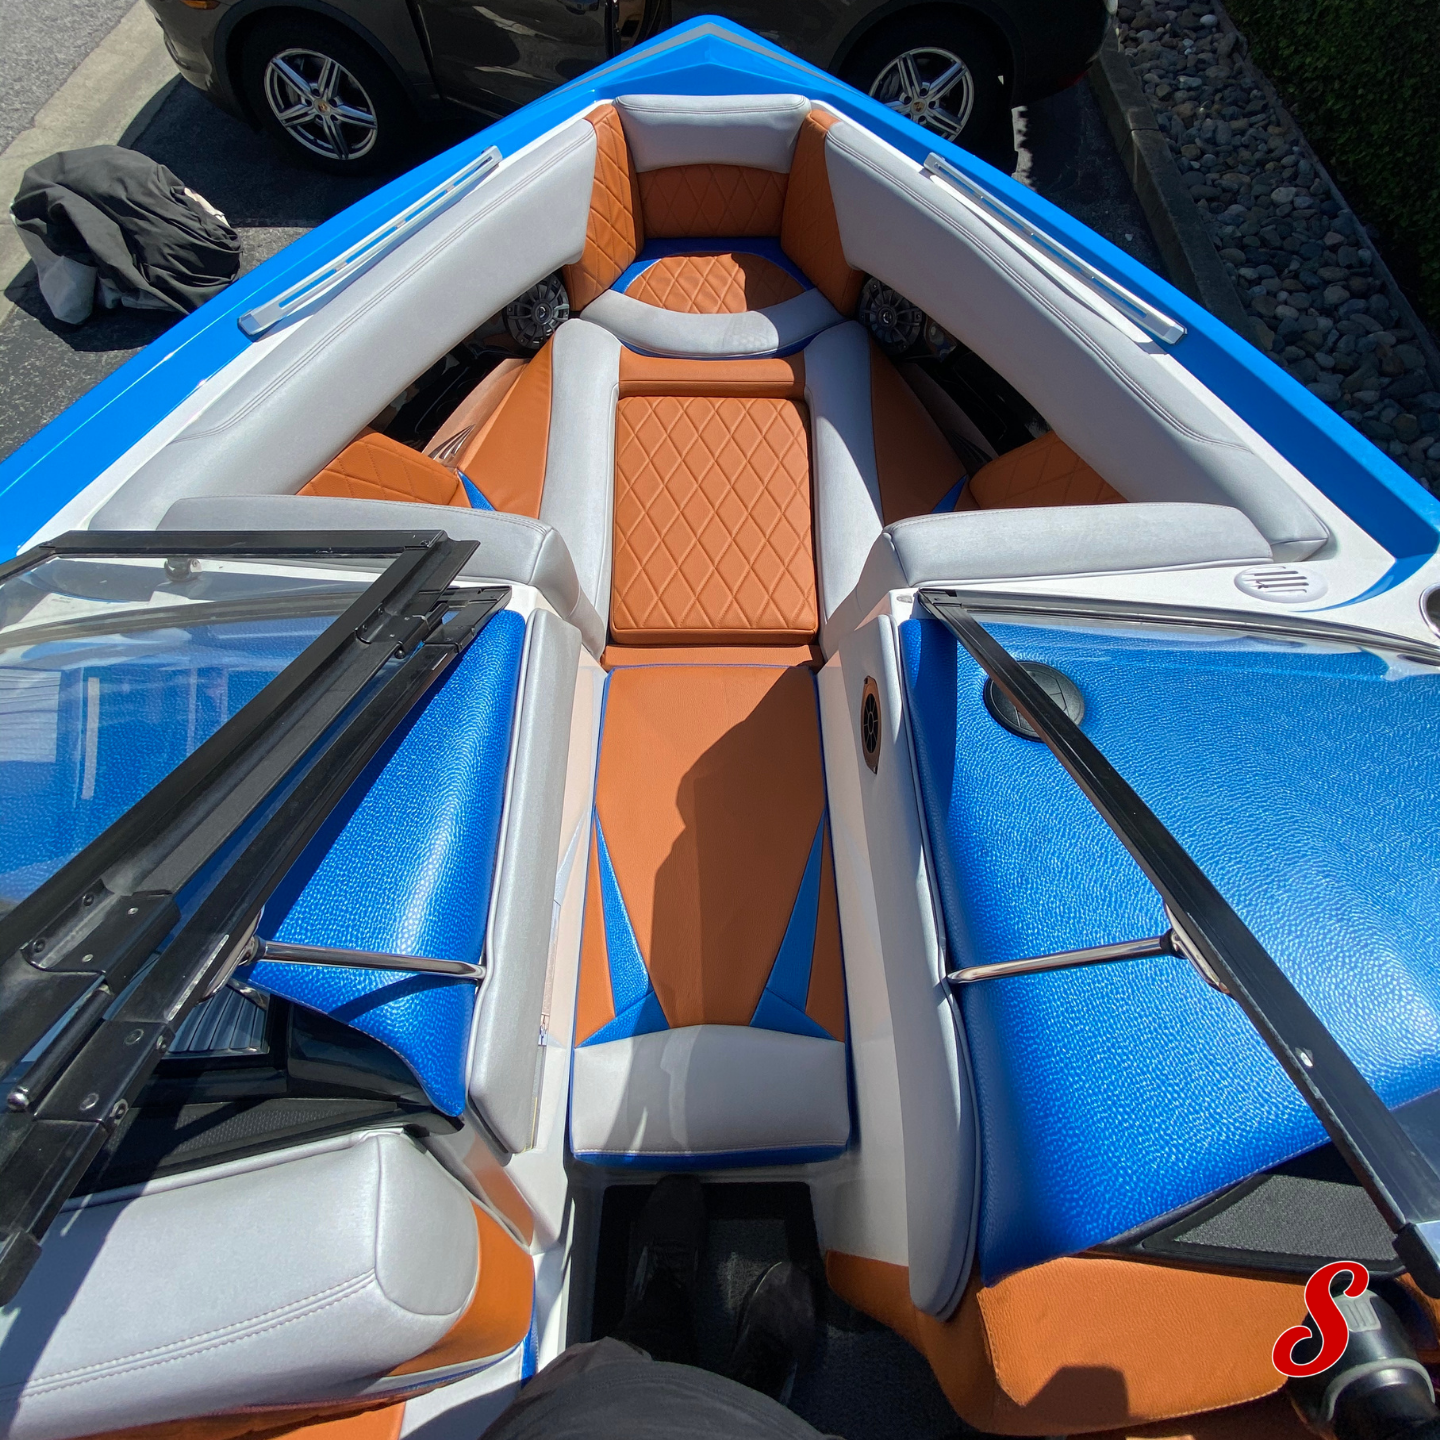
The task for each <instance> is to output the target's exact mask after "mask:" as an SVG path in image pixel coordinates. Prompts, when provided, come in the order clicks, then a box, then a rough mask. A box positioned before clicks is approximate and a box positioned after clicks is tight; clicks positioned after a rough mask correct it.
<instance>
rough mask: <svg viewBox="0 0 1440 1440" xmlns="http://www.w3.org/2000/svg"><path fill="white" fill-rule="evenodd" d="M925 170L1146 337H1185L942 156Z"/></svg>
mask: <svg viewBox="0 0 1440 1440" xmlns="http://www.w3.org/2000/svg"><path fill="white" fill-rule="evenodd" d="M925 170H926V171H927V172H928V173H929V174H931V175H933V176H934V177H935V178H936V179H937V180H943V181H945V183H946V184H947V185H949V186H951V187H952V188H953V189H955V190H958V191H959V192H960V193H961V194H962V195H963V196H964V197H965V198H966V199H967V200H969V201H970V202H971V203H972V204H975V205H978V206H979V207H980V208H981V209H982V210H984V211H985V213H986V214H987V215H988V216H989V217H990V218H991V219H992V220H995V221H997V222H998V223H999V224H1001V225H1003V226H1004V227H1005V228H1006V229H1007V230H1009V231H1011V232H1012V233H1013V234H1015V235H1016V236H1018V237H1019V238H1020V239H1021V240H1023V241H1025V242H1026V243H1027V244H1029V245H1033V246H1034V247H1035V248H1036V249H1037V250H1040V251H1042V252H1043V253H1044V255H1045V258H1046V259H1047V260H1051V261H1053V262H1054V263H1055V264H1056V265H1059V266H1060V267H1061V269H1063V270H1066V271H1068V272H1069V273H1070V274H1071V275H1073V276H1074V277H1075V279H1077V280H1079V281H1080V282H1081V283H1082V284H1085V285H1089V286H1090V287H1092V288H1093V289H1095V290H1098V291H1100V293H1101V295H1102V296H1103V298H1104V299H1106V300H1108V301H1109V302H1110V304H1112V305H1113V306H1114V307H1115V308H1116V309H1117V310H1118V311H1120V313H1121V314H1122V315H1124V317H1125V318H1126V319H1127V320H1129V321H1131V322H1132V323H1133V324H1135V325H1138V326H1139V327H1140V329H1142V330H1143V331H1144V332H1145V333H1146V334H1147V335H1150V336H1152V337H1153V338H1154V339H1156V340H1159V341H1160V342H1161V343H1162V344H1164V345H1173V344H1175V342H1176V341H1177V340H1181V339H1183V338H1184V336H1185V327H1184V326H1183V325H1182V324H1181V323H1180V322H1179V321H1178V320H1176V319H1174V318H1173V317H1172V316H1170V315H1167V314H1166V313H1165V312H1164V311H1163V310H1157V309H1156V308H1155V307H1154V306H1153V305H1151V304H1150V302H1149V301H1148V300H1142V299H1141V298H1140V297H1139V296H1138V295H1135V294H1133V293H1132V292H1131V291H1129V290H1127V289H1126V288H1125V287H1124V286H1123V285H1121V284H1120V283H1119V282H1118V281H1115V280H1112V279H1111V278H1110V277H1109V276H1108V275H1106V274H1105V273H1104V271H1102V270H1097V269H1096V268H1095V267H1094V266H1093V265H1092V264H1090V262H1089V261H1088V260H1082V259H1081V258H1080V257H1079V256H1078V255H1077V254H1075V252H1074V251H1073V250H1067V249H1066V248H1065V246H1063V245H1062V244H1060V242H1059V241H1058V240H1055V239H1053V238H1052V237H1051V236H1049V235H1047V234H1046V233H1045V232H1044V231H1043V230H1041V229H1040V228H1039V226H1037V225H1034V224H1032V223H1031V222H1030V221H1029V220H1027V219H1026V218H1025V217H1024V216H1023V215H1021V214H1020V213H1019V212H1018V211H1016V210H1012V209H1011V208H1010V207H1009V206H1008V205H1006V204H1005V203H1004V202H1003V201H1001V200H997V199H996V198H995V197H994V196H993V195H992V194H991V193H990V192H989V191H988V190H986V189H985V188H984V187H983V186H981V185H977V184H976V183H975V181H973V180H972V179H970V177H969V176H968V175H963V174H961V172H960V171H959V170H957V169H956V168H955V167H954V166H953V165H952V164H951V163H950V162H949V161H948V160H946V159H944V157H943V156H940V155H936V154H934V153H933V152H932V153H931V154H929V155H927V156H926V157H925Z"/></svg>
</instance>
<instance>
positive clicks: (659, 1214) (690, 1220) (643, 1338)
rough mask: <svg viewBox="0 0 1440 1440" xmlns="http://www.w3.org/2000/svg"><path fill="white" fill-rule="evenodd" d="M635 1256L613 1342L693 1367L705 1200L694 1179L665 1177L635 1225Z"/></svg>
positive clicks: (703, 1238)
mask: <svg viewBox="0 0 1440 1440" xmlns="http://www.w3.org/2000/svg"><path fill="white" fill-rule="evenodd" d="M635 1241H636V1245H637V1247H638V1249H639V1252H640V1256H639V1259H638V1261H637V1262H636V1265H635V1274H634V1276H633V1277H632V1279H631V1282H630V1293H629V1300H628V1303H627V1304H626V1307H625V1317H624V1319H622V1320H621V1322H620V1324H619V1325H618V1326H617V1327H616V1329H615V1332H614V1334H615V1338H616V1339H617V1340H624V1341H625V1342H626V1343H627V1344H630V1345H635V1346H638V1347H639V1348H640V1349H642V1350H644V1351H646V1352H647V1353H649V1354H650V1355H652V1356H653V1357H654V1358H655V1359H656V1360H673V1361H675V1362H676V1363H678V1364H681V1365H693V1364H694V1363H695V1361H696V1356H697V1351H696V1345H695V1283H696V1278H697V1276H698V1275H699V1271H700V1252H701V1250H702V1249H703V1248H704V1245H705V1195H704V1191H702V1190H701V1188H700V1182H699V1181H698V1180H697V1179H695V1177H694V1176H693V1175H667V1176H666V1177H665V1178H664V1179H663V1180H662V1181H661V1182H660V1183H659V1184H658V1185H657V1186H656V1187H655V1188H654V1190H652V1191H651V1192H650V1198H649V1199H648V1200H647V1201H646V1202H645V1208H644V1209H643V1210H642V1211H641V1212H640V1218H639V1220H637V1221H636V1223H635Z"/></svg>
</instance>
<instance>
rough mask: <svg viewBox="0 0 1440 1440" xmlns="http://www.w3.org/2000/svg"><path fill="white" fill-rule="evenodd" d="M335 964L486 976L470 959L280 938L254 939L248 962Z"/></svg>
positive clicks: (475, 977)
mask: <svg viewBox="0 0 1440 1440" xmlns="http://www.w3.org/2000/svg"><path fill="white" fill-rule="evenodd" d="M267 961H268V962H270V963H272V964H280V965H335V966H339V967H341V968H347V967H348V968H353V969H357V970H400V971H404V972H405V973H406V974H410V975H453V976H456V977H457V978H459V979H462V980H483V979H484V978H485V967H484V966H483V965H477V964H473V963H472V962H471V961H469V960H432V959H431V958H430V957H429V956H427V955H386V954H382V953H378V952H376V951H373V950H337V949H334V948H333V947H331V946H329V945H290V944H286V943H285V942H284V941H281V940H259V941H256V942H255V947H254V954H252V955H249V956H247V957H246V959H245V962H244V963H245V964H247V965H249V964H256V965H259V964H263V963H265V962H267Z"/></svg>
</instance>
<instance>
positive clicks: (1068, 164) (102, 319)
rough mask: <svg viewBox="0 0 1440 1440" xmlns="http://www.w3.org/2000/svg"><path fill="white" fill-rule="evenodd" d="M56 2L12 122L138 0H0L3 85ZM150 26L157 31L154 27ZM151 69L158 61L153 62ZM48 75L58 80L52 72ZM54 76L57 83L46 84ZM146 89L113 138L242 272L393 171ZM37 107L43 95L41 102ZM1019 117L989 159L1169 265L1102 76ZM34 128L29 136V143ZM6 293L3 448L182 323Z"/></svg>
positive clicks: (20, 120) (449, 138) (56, 100)
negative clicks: (350, 168) (77, 318)
mask: <svg viewBox="0 0 1440 1440" xmlns="http://www.w3.org/2000/svg"><path fill="white" fill-rule="evenodd" d="M50 9H57V10H66V11H71V12H73V14H74V16H76V17H77V18H76V19H74V20H70V21H67V22H66V24H67V25H68V27H69V29H68V31H67V33H66V34H65V35H64V36H63V37H62V38H59V39H57V40H56V41H55V44H54V49H53V50H52V51H49V52H46V57H45V63H44V65H42V66H39V67H38V68H37V70H36V75H35V77H32V81H31V82H27V83H31V90H30V92H29V96H30V98H29V99H27V100H25V101H24V102H23V103H22V102H19V101H16V102H14V104H13V105H11V106H10V107H9V108H6V107H4V106H0V125H8V126H11V127H14V126H16V125H19V126H20V127H21V131H23V130H24V127H25V126H26V125H29V124H31V123H32V121H33V119H34V117H35V115H36V114H39V115H41V116H42V118H43V117H44V116H45V115H46V114H47V113H50V112H54V111H55V110H57V109H64V108H66V103H67V102H68V101H69V100H70V97H71V92H72V91H75V90H76V89H77V88H78V89H80V90H81V91H82V93H81V94H80V95H77V96H76V98H75V103H77V104H79V103H83V99H84V95H83V88H84V87H83V86H77V81H80V80H83V79H84V75H85V71H84V68H83V67H82V68H81V69H78V70H77V69H76V68H75V66H76V65H77V64H79V63H80V62H81V61H83V60H84V57H83V56H80V57H76V58H71V59H68V60H67V58H66V57H73V56H74V52H75V49H76V46H77V43H78V42H77V41H76V39H75V37H76V35H78V34H82V33H83V34H85V35H92V36H96V38H97V40H98V41H99V48H98V49H96V50H95V51H94V56H98V55H99V54H100V51H101V50H103V49H104V46H105V44H106V43H107V42H106V39H105V36H106V33H107V31H106V29H105V20H106V17H107V16H110V17H114V16H115V15H116V14H117V12H126V11H128V10H129V7H128V6H127V5H126V4H125V0H0V29H3V30H4V31H5V33H6V46H5V47H4V50H3V52H0V53H3V57H4V58H3V60H0V90H3V87H4V86H5V85H6V84H7V82H8V78H9V73H10V67H11V65H12V63H14V62H13V61H12V54H11V45H10V38H11V35H12V34H17V33H18V34H20V36H21V43H20V44H19V45H18V46H17V47H16V48H17V49H18V50H19V51H20V52H22V53H25V52H27V50H28V51H34V50H35V49H36V42H35V39H34V35H33V33H32V32H33V31H34V29H35V27H36V26H37V25H38V24H39V23H41V21H42V20H43V21H44V23H46V24H52V22H54V20H55V17H51V16H49V14H48V11H49V10H50ZM19 11H25V12H27V13H26V15H25V16H24V17H21V18H23V20H24V23H23V25H21V26H20V27H19V29H18V31H17V30H12V29H11V28H9V22H10V21H11V20H13V19H15V18H17V17H16V15H15V14H14V13H12V12H19ZM32 11H33V12H34V14H33V15H32V14H30V13H29V12H32ZM37 17H38V18H37ZM142 19H146V17H144V16H143V15H134V14H131V15H130V17H129V20H128V21H127V22H126V23H132V24H133V23H138V22H139V21H140V20H142ZM149 23H153V22H149ZM87 26H88V27H89V28H88V29H86V28H85V27H87ZM113 28H114V26H113V19H112V25H111V29H113ZM137 33H139V34H140V35H141V38H142V40H143V38H144V33H145V32H143V31H142V32H137ZM115 34H117V35H118V34H119V31H116V32H115ZM113 39H114V36H112V37H111V40H112V42H113ZM91 43H92V45H93V44H94V43H95V42H93V41H92V42H91ZM94 56H92V60H93V58H94ZM85 63H86V64H88V63H90V62H89V61H86V62H85ZM67 64H68V67H69V68H68V69H67V68H66V67H67ZM46 67H48V68H46ZM22 68H23V65H22ZM137 73H138V72H137ZM149 73H152V74H153V73H154V72H153V61H152V63H151V71H150V72H149ZM42 74H43V76H44V77H47V78H43V79H41V78H38V77H40V76H41V75H42ZM67 77H68V80H67ZM62 84H64V88H63V89H62V88H60V87H61V85H62ZM47 85H48V86H50V87H51V89H50V93H49V94H46V93H43V92H44V91H45V89H46V86H47ZM141 88H146V89H147V91H148V93H145V94H136V95H134V96H133V97H131V99H130V107H131V108H130V109H129V111H128V112H127V115H128V116H135V115H137V114H138V115H139V121H138V123H137V122H135V121H133V120H132V121H131V123H130V124H129V125H128V127H127V126H126V125H125V124H124V123H123V121H124V119H125V118H126V117H125V116H121V117H119V118H117V117H116V116H115V115H113V114H112V115H111V116H110V117H109V120H108V122H107V123H109V124H110V126H111V128H112V130H113V131H114V133H113V134H112V135H111V136H110V138H111V139H119V138H121V134H122V132H125V133H124V135H123V138H124V143H126V144H128V145H129V146H131V148H133V149H136V150H138V151H140V152H141V153H143V154H146V155H149V156H150V157H151V158H153V159H155V160H158V161H159V162H160V163H161V164H163V165H166V166H167V167H169V169H170V170H172V171H173V172H174V173H175V174H176V175H177V176H179V177H180V179H181V180H182V181H183V182H184V183H185V184H186V185H188V186H190V187H191V188H192V189H194V190H196V191H198V192H199V193H200V194H202V195H204V196H205V197H206V199H208V200H209V201H210V203H211V204H213V205H214V206H216V207H217V208H218V209H219V210H221V211H223V212H224V213H225V215H226V216H227V217H228V218H229V221H230V223H231V224H232V225H233V226H235V228H236V229H237V230H238V231H239V232H240V236H241V247H242V248H241V265H242V270H250V269H253V268H254V267H255V266H256V265H258V264H260V263H261V262H262V261H263V260H266V259H268V258H269V257H270V256H271V255H274V254H275V253H276V252H277V251H279V250H280V249H282V248H283V247H284V246H285V245H287V244H289V242H290V241H291V240H293V239H295V238H296V237H297V236H299V235H302V234H304V233H305V232H306V231H307V230H309V229H311V228H313V227H314V226H315V225H318V224H320V223H321V222H322V221H323V220H326V219H328V218H329V217H330V216H331V215H334V214H335V213H336V212H337V211H339V210H341V209H343V208H344V207H345V206H347V205H349V204H351V203H353V202H354V201H355V200H358V199H359V198H360V197H361V196H362V195H364V194H365V193H367V191H369V190H370V189H372V188H373V187H374V186H376V185H378V184H380V183H382V182H383V180H384V179H386V178H388V177H384V176H381V177H375V178H371V179H353V180H345V179H339V178H336V177H332V176H328V175H322V174H319V173H317V172H315V171H313V170H310V169H308V168H307V167H305V166H303V165H300V164H297V163H295V162H293V161H291V160H290V159H289V157H288V156H286V155H284V154H282V153H281V152H280V150H279V149H278V147H277V146H275V145H274V144H273V143H272V142H271V141H270V140H269V139H267V138H266V137H264V136H262V135H259V134H256V133H255V132H254V131H252V130H251V129H250V128H249V127H248V126H246V125H244V124H243V123H241V122H240V121H238V120H235V119H234V118H232V117H231V116H228V115H225V114H223V113H222V112H220V111H219V110H217V109H216V108H215V107H214V106H213V105H211V104H210V103H209V102H208V101H207V100H206V99H205V98H204V97H203V96H202V95H201V94H200V93H199V92H198V91H196V90H194V89H192V88H191V87H190V86H189V85H188V84H186V83H185V82H184V81H182V80H181V79H179V77H178V76H177V77H175V78H174V79H173V80H172V81H170V83H169V84H168V85H166V86H165V87H164V89H163V90H162V91H161V92H160V93H159V95H158V96H157V95H155V93H154V87H153V84H151V85H150V86H148V87H146V86H141ZM47 101H49V102H50V104H49V105H48V106H47V105H46V102H47ZM26 106H33V108H32V109H30V110H29V112H28V114H27V113H26ZM42 107H43V108H42ZM122 108H123V104H122ZM112 109H113V107H112ZM12 110H13V115H12ZM1015 119H1016V124H1015V134H1016V148H1015V150H1014V151H1013V152H1009V153H1005V154H1001V155H995V156H987V158H989V159H991V160H992V163H993V162H999V163H1001V164H1002V165H1004V167H1005V168H1007V169H1012V170H1013V171H1014V172H1015V173H1016V175H1017V178H1019V179H1020V180H1022V181H1023V182H1024V183H1025V184H1027V185H1029V186H1030V187H1031V188H1032V189H1034V190H1036V191H1037V192H1038V193H1040V194H1041V195H1044V196H1045V197H1046V198H1047V199H1050V200H1052V201H1054V202H1055V203H1056V204H1058V205H1060V206H1061V207H1062V208H1063V209H1065V210H1067V211H1069V212H1070V213H1071V214H1072V215H1074V216H1075V217H1076V218H1077V219H1079V220H1081V221H1083V222H1084V223H1085V224H1087V225H1089V226H1091V227H1092V228H1093V229H1095V230H1097V231H1099V233H1100V234H1102V235H1104V236H1106V237H1107V238H1108V239H1110V240H1111V241H1113V242H1114V243H1115V244H1116V245H1118V246H1120V247H1121V248H1122V249H1124V250H1126V251H1127V252H1128V253H1130V254H1131V255H1133V256H1134V257H1135V258H1136V259H1138V260H1139V261H1141V263H1143V264H1145V265H1148V266H1150V267H1151V268H1152V269H1155V270H1157V271H1159V272H1160V273H1162V274H1163V273H1165V272H1164V267H1163V264H1162V262H1161V260H1160V255H1159V251H1158V249H1157V248H1156V245H1155V242H1154V239H1153V238H1152V236H1151V234H1150V231H1149V228H1148V226H1147V224H1146V221H1145V218H1144V215H1143V213H1142V212H1141V210H1140V206H1139V202H1138V201H1137V200H1136V198H1135V194H1134V191H1133V189H1132V188H1131V185H1130V182H1129V179H1128V177H1127V176H1126V174H1125V172H1124V170H1123V168H1122V167H1121V163H1120V159H1119V157H1118V155H1117V154H1116V151H1115V147H1114V144H1113V142H1112V141H1111V139H1110V134H1109V131H1108V130H1107V129H1106V126H1105V123H1104V120H1103V117H1102V116H1101V113H1100V110H1099V106H1098V104H1097V102H1096V99H1095V96H1094V94H1093V92H1092V91H1091V89H1090V87H1089V86H1088V85H1087V84H1084V83H1082V84H1080V85H1076V86H1073V87H1072V88H1071V89H1069V90H1066V91H1063V92H1062V93H1061V94H1059V95H1055V96H1052V97H1050V98H1049V99H1048V100H1045V101H1043V102H1041V103H1040V104H1038V105H1033V106H1029V107H1027V108H1025V109H1023V110H1017V111H1016V112H1015ZM130 132H133V133H130ZM16 133H20V132H16ZM28 133H30V134H31V135H32V136H33V135H34V134H36V133H38V132H35V131H31V132H28ZM464 133H465V132H464V129H463V128H460V129H450V128H448V127H447V128H446V129H445V130H440V131H436V132H434V133H432V134H430V135H429V136H427V139H426V142H425V151H428V152H430V153H433V152H434V151H437V150H439V149H441V148H443V147H444V146H446V145H449V144H453V143H454V142H455V141H456V140H457V139H458V138H460V136H461V135H463V134H464ZM10 138H11V137H10V136H9V132H0V139H3V140H4V143H10ZM24 138H25V137H24V135H23V134H22V136H21V139H22V143H23V141H24ZM68 143H77V142H76V141H73V140H72V141H69V142H68ZM85 143H98V142H97V141H93V140H89V141H86V142H85ZM13 148H14V147H12V150H13ZM0 149H3V144H0ZM425 151H422V152H420V153H425ZM416 158H417V159H418V158H419V155H418V154H417V156H416ZM0 159H3V156H0ZM11 273H12V274H13V273H14V272H13V270H12V272H11ZM5 278H8V277H5ZM3 295H4V301H0V315H3V318H0V459H3V458H4V456H6V455H8V454H10V452H11V451H13V450H14V449H15V448H17V447H18V446H19V445H21V444H23V443H24V442H25V441H26V440H27V439H29V438H30V436H32V435H33V434H34V433H35V432H36V431H37V430H39V429H40V428H41V427H42V426H43V425H45V424H47V423H48V422H49V421H50V420H52V419H54V418H55V416H57V415H58V414H60V412H61V411H62V410H64V409H65V408H66V407H67V406H69V405H70V404H72V403H73V402H74V401H75V400H76V399H78V398H79V397H80V396H81V395H83V394H84V393H85V392H86V391H87V390H89V389H90V388H91V387H92V386H94V385H95V384H97V383H98V382H99V381H100V380H102V379H103V378H104V377H105V376H106V375H108V374H109V373H110V372H111V371H112V370H114V369H116V368H117V367H118V366H120V365H121V364H123V363H124V362H125V361H126V360H127V359H129V358H130V356H132V355H134V354H135V353H136V352H137V351H139V350H140V349H142V348H143V347H144V346H145V345H147V344H149V343H150V341H152V340H154V339H155V338H156V337H157V336H159V335H160V334H161V333H163V332H164V330H165V329H167V328H168V326H169V325H171V324H173V323H174V320H173V319H172V318H171V317H168V316H166V315H163V314H155V313H147V312H140V311H130V310H120V311H113V312H103V311H96V312H95V314H94V315H93V316H92V317H91V319H90V320H88V321H87V322H86V323H85V324H83V325H79V326H71V325H65V324H63V323H61V322H59V321H57V320H55V319H54V318H53V317H52V316H51V315H50V313H49V311H48V309H47V308H46V306H45V303H44V301H43V299H42V298H41V296H40V293H39V289H38V286H37V285H36V282H35V271H34V267H33V266H31V265H28V264H27V265H25V266H24V268H23V269H21V270H20V272H19V274H18V275H15V276H14V278H13V279H11V280H10V283H9V284H8V285H6V286H5V288H4V292H3ZM5 301H8V302H9V304H8V305H6V304H5V303H4V302H5ZM5 311H8V314H5V313H4V312H5Z"/></svg>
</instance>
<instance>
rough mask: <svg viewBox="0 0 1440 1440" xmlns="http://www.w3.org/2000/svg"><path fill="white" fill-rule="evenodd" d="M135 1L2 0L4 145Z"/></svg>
mask: <svg viewBox="0 0 1440 1440" xmlns="http://www.w3.org/2000/svg"><path fill="white" fill-rule="evenodd" d="M133 3H134V0H0V35H3V36H4V44H0V150H4V149H5V148H6V146H8V145H9V144H10V142H11V141H12V140H13V139H14V138H15V137H16V136H17V135H19V134H20V133H21V132H22V131H23V130H27V129H29V127H30V124H31V122H32V121H33V120H34V119H35V116H36V113H37V112H38V111H39V109H40V107H41V106H42V105H43V104H44V103H45V102H46V101H47V100H48V99H49V98H50V97H51V96H52V95H53V94H54V93H55V92H56V91H57V90H58V89H59V88H60V87H61V86H62V85H63V84H64V83H65V81H66V80H68V79H69V78H70V75H71V74H72V73H73V71H74V70H75V67H76V66H77V65H79V63H80V62H81V61H82V60H83V59H84V58H85V57H86V56H87V55H88V54H89V53H90V52H91V51H92V50H93V49H94V48H95V47H96V45H98V44H99V43H100V42H101V41H102V40H103V39H104V38H105V37H106V36H107V35H108V34H109V33H110V32H111V31H112V30H113V29H114V28H115V26H116V25H117V24H119V22H120V20H121V19H122V18H123V17H124V15H125V12H126V11H127V10H129V9H130V7H131V5H132V4H133ZM7 199H8V197H7ZM5 278H6V279H9V276H6V277H5Z"/></svg>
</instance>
